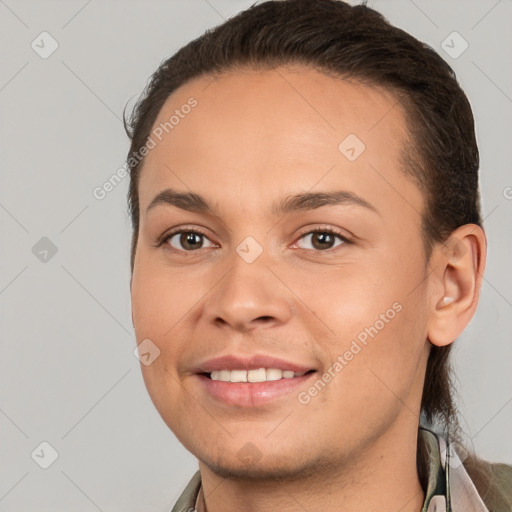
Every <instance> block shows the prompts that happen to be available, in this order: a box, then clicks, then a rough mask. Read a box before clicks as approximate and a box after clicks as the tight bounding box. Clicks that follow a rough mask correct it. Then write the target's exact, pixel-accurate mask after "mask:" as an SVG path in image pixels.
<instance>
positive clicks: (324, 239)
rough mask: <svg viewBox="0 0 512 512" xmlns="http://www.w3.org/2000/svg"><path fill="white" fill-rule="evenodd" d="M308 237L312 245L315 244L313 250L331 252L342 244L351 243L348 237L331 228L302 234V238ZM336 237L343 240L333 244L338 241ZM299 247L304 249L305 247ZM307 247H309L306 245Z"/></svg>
mask: <svg viewBox="0 0 512 512" xmlns="http://www.w3.org/2000/svg"><path fill="white" fill-rule="evenodd" d="M308 238H309V241H310V243H311V245H312V246H313V247H312V250H313V251H314V252H330V251H333V250H334V249H335V248H336V247H339V246H340V245H344V244H350V243H351V241H350V240H349V239H348V238H347V237H345V236H343V235H342V234H341V233H338V232H337V231H335V230H333V229H331V228H322V229H318V230H315V231H308V232H307V233H305V234H303V235H301V236H300V239H301V240H302V239H305V240H307V239H308ZM336 238H338V239H339V240H341V242H340V243H339V244H338V245H333V244H334V243H335V242H336ZM299 248H300V249H304V247H299ZM306 249H308V248H307V247H306Z"/></svg>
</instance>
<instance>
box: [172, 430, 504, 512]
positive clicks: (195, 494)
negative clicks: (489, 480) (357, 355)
mask: <svg viewBox="0 0 512 512" xmlns="http://www.w3.org/2000/svg"><path fill="white" fill-rule="evenodd" d="M418 442H423V443H424V445H425V446H426V448H427V453H428V467H427V468H426V472H427V474H428V483H427V489H426V492H425V501H424V503H423V507H422V508H421V512H512V466H509V465H506V464H492V465H491V470H492V474H493V478H494V481H495V483H496V491H497V492H496V493H494V494H493V495H492V496H489V497H486V498H485V499H486V501H485V502H484V500H483V499H482V497H481V496H480V495H479V493H478V491H477V489H476V487H475V485H474V483H473V481H472V480H471V478H470V476H469V475H468V473H467V471H466V468H465V467H464V463H463V461H464V458H465V457H464V456H463V454H462V453H461V451H462V448H461V447H459V446H458V445H457V444H456V443H449V444H448V445H447V443H446V440H445V439H444V437H442V436H440V435H439V434H436V433H434V432H432V431H431V430H429V429H427V428H425V427H422V426H419V428H418ZM461 459H462V460H461ZM200 490H201V474H200V472H199V471H197V472H196V473H195V474H194V476H193V477H192V479H191V480H190V482H189V483H188V484H187V486H186V488H185V490H184V491H183V492H182V493H181V496H180V497H179V498H178V501H177V502H176V504H175V505H174V507H173V508H172V510H171V512H194V511H196V510H197V507H198V502H199V499H200V497H201V496H200V492H199V491H200ZM201 494H202V492H201Z"/></svg>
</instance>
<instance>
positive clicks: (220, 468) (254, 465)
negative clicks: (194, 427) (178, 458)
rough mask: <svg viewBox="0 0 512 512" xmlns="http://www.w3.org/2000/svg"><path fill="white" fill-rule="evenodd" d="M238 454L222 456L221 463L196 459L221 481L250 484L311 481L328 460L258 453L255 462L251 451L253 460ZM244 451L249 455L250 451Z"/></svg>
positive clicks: (254, 456) (255, 455)
mask: <svg viewBox="0 0 512 512" xmlns="http://www.w3.org/2000/svg"><path fill="white" fill-rule="evenodd" d="M249 444H250V443H248V445H249ZM240 452H242V454H239V455H240V457H238V456H237V455H235V457H234V458H233V459H228V457H223V458H222V460H218V459H217V460H215V461H212V460H206V459H205V458H200V459H199V460H200V461H201V463H202V464H204V465H205V466H207V467H208V469H209V470H210V471H211V472H213V473H214V474H216V475H217V476H219V477H221V478H229V479H236V480H251V481H258V480H261V481H264V480H273V481H280V482H285V481H288V482H291V481H295V480H302V479H310V478H312V477H314V476H315V475H318V474H319V470H320V468H324V470H325V465H329V463H328V462H327V461H324V463H322V461H320V460H315V461H307V460H302V459H301V460H299V459H298V457H297V456H295V457H288V458H285V457H283V455H282V454H275V453H274V454H269V455H267V456H265V454H260V455H259V458H258V460H256V457H258V455H257V454H256V452H254V454H253V458H252V460H251V458H250V457H249V455H246V457H245V460H244V455H243V451H242V450H241V451H240ZM246 452H247V453H249V449H247V450H246ZM296 455H298V454H296Z"/></svg>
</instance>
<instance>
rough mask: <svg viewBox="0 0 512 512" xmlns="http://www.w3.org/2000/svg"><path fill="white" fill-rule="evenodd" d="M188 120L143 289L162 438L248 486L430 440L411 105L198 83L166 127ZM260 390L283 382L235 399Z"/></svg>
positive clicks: (257, 75)
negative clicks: (398, 441) (402, 439)
mask: <svg viewBox="0 0 512 512" xmlns="http://www.w3.org/2000/svg"><path fill="white" fill-rule="evenodd" d="M191 97H192V98H194V100H195V101H196V102H197V103H196V104H195V106H194V107H193V108H190V109H189V108H184V107H183V106H184V105H186V104H187V103H188V104H191V103H190V98H191ZM176 110H178V112H179V114H180V115H178V117H179V122H175V121H176V119H175V120H174V122H173V126H172V129H170V128H169V127H168V128H167V131H168V133H166V131H165V130H164V132H163V135H164V136H161V139H162V140H161V141H159V140H158V138H155V141H156V142H157V143H156V145H155V147H153V148H152V149H151V150H150V152H149V154H148V155H147V156H146V158H145V163H144V168H143V171H142V174H141V179H140V183H139V199H140V231H139V238H138V244H137V248H136V258H135V264H134V272H133V276H132V285H131V294H132V315H133V322H134V327H135V332H136V338H137V343H141V342H142V341H143V340H150V342H145V343H149V345H148V346H151V347H152V350H153V352H152V353H153V354H159V355H158V357H157V358H156V359H154V361H153V362H151V364H147V365H145V364H144V365H141V368H142V371H143V376H144V380H145V383H146V386H147V389H148V391H149V394H150V396H151V399H152V400H153V403H154V404H155V406H156V408H157V409H158V411H159V413H160V415H161V416H162V418H163V419H164V421H165V422H166V423H167V425H168V426H169V427H170V429H171V430H172V431H173V432H174V433H175V435H176V436H177V437H178V439H179V440H180V441H181V442H182V444H183V445H184V446H185V447H186V448H187V449H188V450H189V451H190V452H192V453H193V454H194V455H195V456H196V457H197V458H198V459H199V460H200V461H202V462H203V463H204V464H206V465H207V466H208V467H210V468H212V469H214V470H215V471H216V472H218V473H219V474H223V475H230V474H231V475H238V476H240V475H252V476H256V475H258V476H263V475H267V476H268V475H280V476H283V475H296V474H299V473H300V474H306V473H308V472H313V471H315V470H316V469H317V468H318V467H319V465H324V466H326V467H327V466H332V467H334V466H336V467H340V465H341V466H342V465H343V464H349V463H353V462H354V460H355V458H356V457H357V456H358V455H359V454H361V453H363V452H364V450H365V448H368V447H369V446H371V445H372V443H375V442H376V441H377V440H378V439H381V438H383V436H386V435H387V436H393V435H394V436H398V435H404V434H405V432H407V431H415V430H416V429H417V425H418V421H419V420H418V415H419V406H420V399H421V392H422V387H423V379H424V368H425V365H426V360H427V356H428V349H427V331H428V326H427V314H426V313H425V311H426V308H427V303H428V299H427V298H428V287H429V279H428V273H427V269H426V266H425V256H424V252H423V242H422V238H421V212H422V211H423V198H422V194H421V193H420V191H419V190H418V189H417V188H416V186H415V185H414V183H413V182H412V181H411V180H410V179H409V178H408V177H407V176H406V175H405V174H404V172H403V171H402V168H401V156H400V153H401V151H402V147H403V146H404V144H407V132H406V129H405V118H404V114H403V112H402V110H401V107H400V106H399V105H397V104H396V100H395V98H394V97H393V96H392V95H391V94H389V93H387V92H385V91H383V90H379V89H377V88H370V87H368V86H364V85H360V84H356V83H353V82H352V83H349V82H347V81H343V80H340V79H336V78H333V77H328V76H326V75H324V74H321V73H319V72H317V71H314V70H312V69H309V68H305V67H298V66H297V67H287V68H284V67H281V68H277V69H275V70H269V71H253V70H251V71H249V70H248V71H237V72H231V73H226V74H222V75H220V76H219V77H217V78H216V79H213V77H212V76H205V77H200V78H198V79H195V80H193V81H191V82H189V83H187V84H185V85H184V86H182V87H181V88H180V89H178V90H177V91H175V92H174V93H173V94H172V95H171V96H170V97H169V98H168V100H167V102H166V103H165V105H164V107H163V108H162V110H161V112H160V113H159V116H158V119H157V121H156V122H155V125H154V128H158V127H159V126H162V125H163V124H164V123H165V122H167V121H169V119H170V118H171V116H173V115H175V117H176V115H177V113H176ZM161 131H162V130H161V129H160V131H159V132H157V133H160V132H161ZM167 189H172V190H168V191H167V194H166V195H160V200H156V201H154V199H155V197H157V196H159V194H161V193H162V192H163V191H165V190H167ZM180 194H193V196H192V197H185V196H183V195H180ZM198 196H200V198H201V199H202V201H197V198H198ZM150 205H151V206H150ZM157 349H158V350H157ZM158 351H159V352H158ZM224 356H227V359H224V360H220V361H217V362H215V361H214V362H210V361H211V360H213V359H217V358H222V357H224ZM272 358H275V359H272ZM258 368H267V369H274V370H272V371H268V370H258ZM228 369H234V370H240V371H233V372H226V371H225V370H228ZM248 369H249V370H251V369H252V371H249V372H247V370H248ZM220 370H222V371H221V372H220V373H215V371H220ZM279 370H284V373H282V372H281V373H280V372H279ZM211 371H213V372H214V373H213V375H211V376H209V375H208V374H209V372H211ZM290 372H291V373H290ZM304 372H307V373H304ZM212 376H213V379H212V378H211V377H212ZM244 376H245V377H246V378H249V380H253V381H254V380H259V379H261V378H270V379H276V380H270V381H267V382H223V381H222V380H223V379H231V380H232V381H237V380H239V379H241V380H243V379H244ZM247 376H248V377H247ZM281 376H282V378H280V377H281ZM216 379H221V380H216Z"/></svg>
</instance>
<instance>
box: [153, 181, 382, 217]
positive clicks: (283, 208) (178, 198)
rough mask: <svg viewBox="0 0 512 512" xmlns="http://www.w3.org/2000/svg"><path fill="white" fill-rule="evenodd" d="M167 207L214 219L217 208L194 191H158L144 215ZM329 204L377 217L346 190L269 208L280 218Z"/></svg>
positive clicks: (303, 196)
mask: <svg viewBox="0 0 512 512" xmlns="http://www.w3.org/2000/svg"><path fill="white" fill-rule="evenodd" d="M164 204H166V205H171V206H175V207H176V208H180V209H181V210H186V211H189V212H197V213H204V214H210V215H214V216H218V208H217V207H216V206H215V205H214V204H211V203H210V202H209V201H208V200H207V199H206V198H204V197H203V196H201V195H199V194H196V193H194V192H179V191H177V190H174V189H172V188H167V189H165V190H162V191H161V192H159V193H158V194H157V195H156V196H155V197H154V198H153V200H152V201H151V203H150V204H149V206H148V207H147V209H146V213H147V212H149V211H150V210H152V209H153V208H155V207H156V206H158V205H164ZM331 205H358V206H362V207H364V208H367V209H369V210H372V211H373V212H375V213H377V214H378V215H380V213H379V211H378V210H377V208H375V206H373V205H372V204H371V203H369V202H368V201H366V200H365V199H363V198H362V197H359V196H358V195H356V194H354V193H352V192H348V191H346V190H335V191H332V192H306V193H302V194H295V195H292V196H287V197H285V198H284V199H281V200H279V201H277V202H276V203H274V204H273V205H272V207H271V209H270V211H271V213H272V215H274V216H276V217H277V216H281V215H287V214H290V213H293V212H299V211H307V210H314V209H315V208H320V207H322V206H331Z"/></svg>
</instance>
